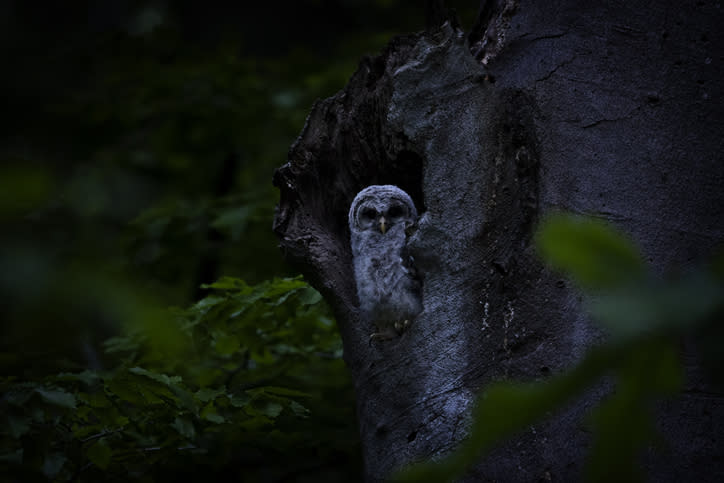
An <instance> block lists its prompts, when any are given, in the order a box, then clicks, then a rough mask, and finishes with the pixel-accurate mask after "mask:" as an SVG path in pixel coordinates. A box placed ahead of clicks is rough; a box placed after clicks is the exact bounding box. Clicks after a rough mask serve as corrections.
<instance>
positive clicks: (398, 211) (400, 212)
mask: <svg viewBox="0 0 724 483" xmlns="http://www.w3.org/2000/svg"><path fill="white" fill-rule="evenodd" d="M404 215H405V209H404V208H403V207H402V206H401V205H392V206H391V207H390V209H389V210H387V216H389V217H390V218H400V217H402V216H404Z"/></svg>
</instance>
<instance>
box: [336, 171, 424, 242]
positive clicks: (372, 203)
mask: <svg viewBox="0 0 724 483" xmlns="http://www.w3.org/2000/svg"><path fill="white" fill-rule="evenodd" d="M415 219H417V210H416V209H415V204H414V203H413V202H412V198H410V196H409V195H408V194H407V193H405V192H404V191H402V190H401V189H400V188H398V187H397V186H393V185H389V184H388V185H372V186H368V187H367V188H365V189H363V190H362V191H360V192H359V193H357V196H355V198H354V200H353V201H352V206H351V207H350V209H349V228H350V230H351V231H352V233H357V232H360V231H368V230H372V231H377V232H379V233H381V234H383V235H384V234H385V233H386V232H387V230H389V229H390V228H392V227H394V226H397V225H402V226H405V224H406V223H410V222H413V221H415Z"/></svg>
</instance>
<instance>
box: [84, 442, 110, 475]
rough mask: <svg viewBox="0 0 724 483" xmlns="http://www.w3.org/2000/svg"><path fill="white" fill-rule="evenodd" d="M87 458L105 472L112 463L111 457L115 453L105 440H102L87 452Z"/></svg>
mask: <svg viewBox="0 0 724 483" xmlns="http://www.w3.org/2000/svg"><path fill="white" fill-rule="evenodd" d="M85 455H86V457H88V459H89V460H90V461H91V463H93V464H94V465H96V466H97V467H98V468H100V469H102V470H105V469H106V468H108V465H109V464H110V463H111V457H112V456H113V451H112V450H111V448H110V447H109V446H108V444H107V443H106V441H105V439H100V440H98V441H97V442H95V443H94V444H92V445H91V446H89V447H88V449H87V450H86V452H85Z"/></svg>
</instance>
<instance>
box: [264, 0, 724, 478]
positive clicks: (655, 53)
mask: <svg viewBox="0 0 724 483" xmlns="http://www.w3.org/2000/svg"><path fill="white" fill-rule="evenodd" d="M481 3H482V4H481V9H480V18H479V19H478V22H477V23H476V25H475V26H474V27H473V29H472V30H471V32H470V33H469V34H468V35H465V33H464V32H463V31H462V30H460V29H459V28H458V27H457V23H456V22H454V21H448V22H446V23H444V24H443V25H441V26H440V27H439V28H428V31H426V32H424V33H419V34H415V35H409V36H403V37H397V38H395V39H393V40H392V41H391V42H390V44H389V45H388V46H387V48H386V49H385V51H384V52H382V53H381V54H380V55H379V56H377V57H375V58H366V59H364V60H363V61H362V62H361V64H360V66H359V68H358V70H357V72H356V73H355V74H354V76H353V77H352V79H351V80H350V82H349V84H348V85H347V86H346V87H345V89H344V90H342V91H341V92H339V93H338V94H337V95H335V96H334V97H331V98H328V99H325V100H323V101H319V102H317V103H316V104H315V106H314V107H313V108H312V111H311V113H310V115H309V118H308V119H307V122H306V124H305V126H304V129H303V131H302V133H301V135H300V136H299V138H298V140H297V141H296V142H295V144H294V145H293V146H292V148H291V150H290V152H289V160H288V162H287V163H286V164H285V165H284V166H282V167H281V168H279V169H278V170H277V172H276V173H275V177H274V183H275V185H276V186H277V187H279V189H280V202H279V206H278V211H277V215H276V218H275V224H274V229H275V231H276V233H277V234H278V235H279V237H280V240H281V247H282V249H283V250H284V252H285V254H286V256H287V257H288V258H289V259H290V260H291V261H293V262H295V263H296V264H297V266H298V267H299V269H300V270H301V271H302V273H304V275H305V276H306V277H307V278H308V279H309V280H310V282H311V283H312V285H314V286H315V287H316V288H317V289H318V290H320V292H322V294H323V295H324V296H325V298H326V299H327V300H328V301H329V303H330V304H331V306H332V307H333V309H334V311H335V314H336V317H337V320H338V324H339V328H340V332H341V334H342V339H343V343H344V349H345V360H346V362H347V364H348V366H349V368H350V371H351V374H352V377H353V380H354V384H355V390H356V394H357V408H358V411H357V412H358V419H359V426H360V433H361V438H362V443H363V448H364V459H365V472H366V478H367V479H368V480H369V481H378V480H382V479H385V478H386V477H388V476H389V475H390V474H391V472H392V471H394V469H396V468H398V467H399V466H401V465H403V464H407V463H409V462H411V461H415V460H419V459H428V458H435V457H437V456H440V455H442V454H444V453H446V452H447V451H449V450H450V449H451V448H453V447H454V446H455V445H456V444H458V443H459V442H460V441H461V439H462V438H464V437H465V435H466V431H467V428H468V423H469V420H468V418H469V410H470V406H471V404H472V402H473V399H474V395H475V394H476V393H477V392H478V391H479V390H480V389H481V388H483V387H485V385H487V384H488V383H490V382H491V381H495V380H501V379H514V380H535V379H541V378H546V377H548V376H549V375H550V374H554V373H558V372H561V371H564V370H566V369H567V368H569V367H570V366H571V365H573V364H575V363H576V361H578V360H579V359H580V358H581V357H582V355H583V354H584V353H585V351H586V349H587V348H588V347H590V346H591V345H592V344H594V343H595V342H597V341H600V340H601V339H602V337H603V335H602V334H601V333H600V331H599V330H598V329H597V328H596V327H595V325H593V324H592V322H591V321H590V320H589V318H588V316H587V315H586V313H585V311H584V310H583V308H582V305H581V298H580V294H579V293H578V292H577V291H576V290H575V288H573V287H571V286H570V285H569V283H568V282H567V281H566V280H563V279H561V278H560V277H559V276H557V275H556V274H554V273H551V272H550V271H549V270H547V269H546V268H545V267H544V266H543V265H542V264H541V262H540V261H539V260H538V258H537V257H536V255H535V253H534V250H533V247H532V239H531V238H532V234H533V232H534V230H535V228H536V225H537V221H538V220H539V218H540V216H541V215H543V214H545V213H547V212H551V211H556V210H565V211H569V212H575V213H582V214H586V215H590V216H594V217H599V218H603V219H605V220H608V221H610V222H612V223H614V224H615V225H617V226H618V227H620V228H621V229H622V230H624V231H626V232H627V233H629V234H630V235H631V236H632V237H633V238H634V239H635V240H636V241H637V242H638V243H639V244H640V245H641V246H642V248H643V250H644V253H645V255H646V257H647V259H648V260H649V261H650V262H651V263H652V264H653V266H654V267H655V268H656V269H657V270H659V271H664V270H665V269H666V268H667V267H670V266H672V265H677V264H678V265H682V264H683V265H686V264H687V263H689V262H691V261H692V260H699V259H701V258H703V257H705V256H706V255H708V254H710V253H711V252H712V250H713V249H714V248H716V246H717V245H718V244H721V241H722V239H724V224H723V223H722V220H724V216H722V215H724V195H723V192H724V191H723V190H722V187H724V163H723V162H722V160H721V154H720V153H721V152H722V150H723V148H724V136H722V133H723V132H724V121H723V120H724V107H723V105H722V101H721V99H722V96H723V95H724V92H723V91H724V89H723V88H722V79H724V51H723V49H722V46H723V45H724V42H723V40H724V33H723V32H722V30H721V28H720V26H721V25H724V22H723V20H724V15H723V14H722V9H721V7H720V6H719V5H718V4H714V3H713V2H684V3H683V4H682V2H680V1H673V0H669V1H667V2H657V3H656V4H655V5H650V4H649V2H641V1H627V2H615V3H614V2H608V3H606V4H605V5H603V4H602V3H603V2H580V1H574V0H558V1H552V2H532V1H525V0H522V1H520V2H517V1H511V0H508V1H483V2H481ZM437 15H439V14H437ZM371 184H395V185H397V186H399V187H400V188H402V189H404V190H405V191H407V192H408V193H409V194H410V195H411V197H412V198H413V200H414V201H415V203H416V205H417V207H418V212H419V213H421V218H420V222H419V227H418V229H417V231H416V232H415V233H414V235H413V236H412V237H411V239H410V250H411V253H412V255H413V257H414V259H415V260H416V263H417V265H418V269H419V270H420V271H421V273H422V275H423V277H424V279H423V305H424V310H423V312H422V313H421V314H420V315H419V316H418V317H417V319H416V320H415V321H414V323H413V325H412V326H411V327H410V328H409V329H408V330H407V331H406V332H405V333H404V334H403V335H402V336H401V337H400V338H399V339H396V340H391V341H382V342H375V343H373V344H369V343H368V338H369V335H370V334H371V333H372V332H373V328H372V327H366V326H363V325H361V323H360V320H359V317H358V312H357V300H356V291H355V285H354V279H353V275H352V274H353V271H352V263H351V253H350V248H349V229H348V227H347V210H348V209H349V206H350V203H351V201H352V199H353V198H354V196H355V195H356V194H357V192H359V191H360V190H361V189H363V188H364V187H366V186H368V185H371ZM687 370H688V376H689V377H688V379H687V387H686V389H685V391H684V392H683V393H682V394H681V397H680V398H678V399H677V400H675V401H669V402H667V403H665V404H664V405H663V406H662V408H661V414H660V417H659V421H660V427H661V429H662V431H663V432H664V434H665V435H666V437H667V438H668V444H669V449H668V450H667V451H659V452H651V453H650V454H648V455H647V457H646V458H645V464H646V465H647V466H648V467H649V470H650V472H649V474H650V475H651V478H652V480H653V481H684V480H686V481H699V480H711V479H713V478H716V477H719V478H721V477H724V469H723V468H722V460H723V459H722V458H723V457H724V454H723V452H722V449H721V448H724V441H722V440H721V439H722V435H723V434H724V431H722V430H723V429H724V428H723V427H722V421H724V417H722V416H724V404H722V402H723V401H724V399H722V394H721V393H719V392H716V391H714V390H713V389H712V388H710V387H709V386H708V385H707V384H706V382H705V381H704V380H703V379H702V378H701V377H700V374H699V370H698V368H697V366H696V363H695V362H691V364H690V365H689V367H688V368H687ZM603 391H604V388H597V389H595V390H592V391H590V392H589V393H588V394H587V395H586V397H584V398H583V399H581V400H579V401H578V402H576V404H575V405H573V406H572V407H568V408H565V409H562V410H561V411H559V412H558V413H557V414H555V415H553V416H552V417H551V418H550V419H548V420H547V421H545V422H542V423H541V424H540V425H536V426H535V427H532V428H530V430H529V431H526V432H525V433H524V434H522V435H519V436H518V437H516V438H515V439H514V440H512V441H510V442H508V443H506V444H504V445H502V446H501V447H500V448H498V449H496V451H494V452H493V453H492V454H490V455H488V456H487V457H486V458H485V459H484V460H483V461H482V462H481V464H480V465H478V467H476V468H475V470H474V471H473V472H472V473H471V474H470V476H469V478H470V480H471V481H538V480H542V481H548V480H553V481H577V480H579V479H580V477H581V466H582V464H583V462H584V457H585V453H586V450H587V448H586V446H587V444H588V442H589V435H588V433H587V431H586V429H585V414H586V412H587V411H588V409H589V408H590V406H591V404H593V403H595V401H596V400H597V399H598V398H599V397H600V396H601V394H602V393H603Z"/></svg>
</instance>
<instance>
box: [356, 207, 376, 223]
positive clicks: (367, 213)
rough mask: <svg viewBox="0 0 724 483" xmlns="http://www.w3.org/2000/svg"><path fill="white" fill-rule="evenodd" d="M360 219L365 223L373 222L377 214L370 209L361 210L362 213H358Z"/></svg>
mask: <svg viewBox="0 0 724 483" xmlns="http://www.w3.org/2000/svg"><path fill="white" fill-rule="evenodd" d="M360 218H361V219H363V220H365V221H369V220H374V219H375V218H377V212H376V211H375V210H374V209H372V208H365V209H364V210H362V213H360Z"/></svg>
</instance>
